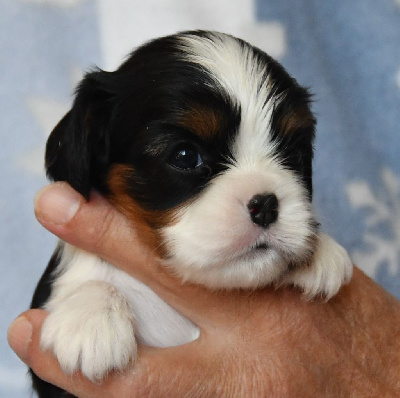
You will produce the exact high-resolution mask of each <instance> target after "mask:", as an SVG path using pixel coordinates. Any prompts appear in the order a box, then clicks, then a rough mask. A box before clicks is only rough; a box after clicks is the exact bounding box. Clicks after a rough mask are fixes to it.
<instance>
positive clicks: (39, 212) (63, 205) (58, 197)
mask: <svg viewBox="0 0 400 398" xmlns="http://www.w3.org/2000/svg"><path fill="white" fill-rule="evenodd" d="M82 200H83V198H82V196H81V195H79V194H78V193H77V192H76V191H74V190H73V189H72V188H71V187H70V186H69V185H68V184H67V183H64V182H57V183H54V184H51V185H48V186H46V187H44V188H42V189H41V190H40V191H39V192H38V193H37V194H36V196H35V200H34V206H35V213H36V217H37V218H38V219H43V220H45V221H47V222H51V223H53V224H56V225H63V224H66V223H67V222H69V221H70V220H71V219H72V218H73V217H74V216H75V214H76V212H77V211H78V209H79V207H80V205H81V203H82Z"/></svg>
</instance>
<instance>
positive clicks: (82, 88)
mask: <svg viewBox="0 0 400 398" xmlns="http://www.w3.org/2000/svg"><path fill="white" fill-rule="evenodd" d="M111 75H112V74H111V73H108V72H103V71H95V72H91V73H89V74H87V75H86V76H85V77H84V79H83V80H82V82H81V83H80V85H79V86H78V88H77V91H76V96H75V100H74V103H73V106H72V109H71V110H70V111H69V112H68V113H67V114H66V115H65V116H64V117H63V119H61V121H60V122H59V123H58V124H57V126H56V127H55V128H54V130H53V131H52V133H51V134H50V137H49V139H48V140H47V146H46V172H47V176H48V177H49V178H50V179H51V180H54V181H66V182H68V183H69V184H70V185H71V186H72V187H73V188H74V189H75V190H77V191H78V192H80V193H81V194H82V195H83V196H84V197H86V198H88V197H89V193H90V189H91V187H92V186H94V187H96V188H101V186H96V185H101V181H102V178H101V176H102V173H104V172H105V170H106V168H107V165H108V162H109V146H110V143H109V141H110V120H111V115H112V111H113V103H114V101H113V93H112V90H111V89H110V87H112V84H111V79H112V77H111Z"/></svg>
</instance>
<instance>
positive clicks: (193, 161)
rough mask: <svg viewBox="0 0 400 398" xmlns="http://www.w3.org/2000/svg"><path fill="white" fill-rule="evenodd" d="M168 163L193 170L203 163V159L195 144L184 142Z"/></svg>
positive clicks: (178, 167) (182, 168)
mask: <svg viewBox="0 0 400 398" xmlns="http://www.w3.org/2000/svg"><path fill="white" fill-rule="evenodd" d="M168 163H169V164H170V165H171V166H173V167H176V168H177V169H181V170H192V169H196V168H197V167H199V166H201V165H202V164H203V159H202V158H201V155H200V153H199V151H198V150H197V149H196V148H195V147H194V146H192V145H190V144H182V145H180V146H178V147H177V148H176V149H175V150H174V152H173V153H172V155H171V157H170V158H169V161H168Z"/></svg>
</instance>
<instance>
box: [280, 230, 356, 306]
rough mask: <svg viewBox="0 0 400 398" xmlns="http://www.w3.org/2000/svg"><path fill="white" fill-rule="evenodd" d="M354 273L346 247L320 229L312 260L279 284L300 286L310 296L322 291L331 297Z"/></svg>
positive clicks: (321, 293)
mask: <svg viewBox="0 0 400 398" xmlns="http://www.w3.org/2000/svg"><path fill="white" fill-rule="evenodd" d="M352 274H353V264H352V262H351V260H350V258H349V255H348V254H347V252H346V250H345V249H344V248H343V247H342V246H340V245H339V244H338V243H337V242H335V241H334V240H333V239H332V238H331V237H330V236H328V235H325V234H323V233H320V236H319V242H318V248H317V251H316V253H315V254H314V257H313V261H312V263H311V264H309V265H308V266H305V267H299V268H297V269H295V270H293V271H291V272H289V273H288V274H287V275H285V277H284V278H283V280H282V281H281V283H279V284H280V285H281V284H284V285H295V286H298V287H299V288H300V289H302V291H303V293H304V296H305V298H306V299H312V298H313V297H315V296H318V295H321V296H323V297H325V298H326V300H329V299H330V298H331V297H333V296H334V295H335V294H336V293H337V292H338V291H339V289H340V287H341V286H342V285H343V284H346V283H348V282H349V281H350V279H351V276H352Z"/></svg>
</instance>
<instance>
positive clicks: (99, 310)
mask: <svg viewBox="0 0 400 398" xmlns="http://www.w3.org/2000/svg"><path fill="white" fill-rule="evenodd" d="M51 307H52V308H50V315H49V316H48V317H47V319H46V321H45V323H44V325H43V328H42V334H41V342H40V344H41V348H42V349H50V350H52V351H53V353H54V355H55V356H56V357H57V359H58V361H59V363H60V365H61V368H62V369H63V371H64V372H66V373H68V374H70V373H73V372H75V371H79V370H81V371H82V373H83V374H84V375H85V376H86V377H88V378H89V379H90V380H91V381H93V382H96V381H100V380H101V379H102V378H103V377H104V376H105V375H106V374H107V372H109V371H110V370H112V369H116V370H122V369H124V368H126V367H127V366H128V365H129V363H130V362H132V361H133V360H134V359H135V358H136V354H137V346H136V340H135V336H134V319H133V315H132V310H131V308H130V306H129V304H128V303H127V301H126V300H125V298H124V297H123V296H122V295H121V294H120V293H119V292H118V291H117V290H116V289H115V288H114V287H113V286H111V285H109V284H107V283H105V282H99V281H92V282H86V283H84V284H83V285H80V286H79V287H78V288H76V289H75V290H74V291H73V292H70V294H68V295H66V296H64V297H62V298H60V299H58V300H57V301H56V302H54V301H53V302H52V303H51Z"/></svg>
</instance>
